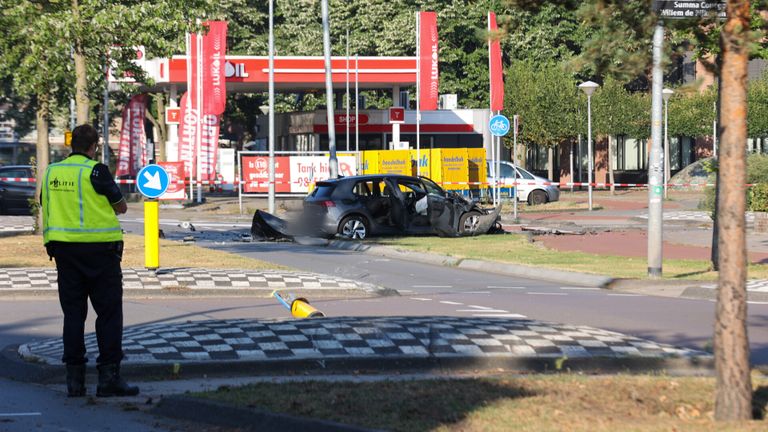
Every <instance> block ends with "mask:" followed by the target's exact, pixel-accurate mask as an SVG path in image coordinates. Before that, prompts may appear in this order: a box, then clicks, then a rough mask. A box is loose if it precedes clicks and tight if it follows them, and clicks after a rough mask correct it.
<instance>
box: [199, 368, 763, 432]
mask: <svg viewBox="0 0 768 432" xmlns="http://www.w3.org/2000/svg"><path fill="white" fill-rule="evenodd" d="M754 375H755V378H753V385H754V388H755V392H754V403H753V406H754V411H755V414H756V417H757V418H764V417H765V414H766V404H768V379H766V378H765V377H760V376H758V375H759V374H757V373H755V374H754ZM714 390H715V379H714V378H709V377H708V378H692V377H685V378H678V377H675V378H672V377H666V376H648V375H642V376H626V375H617V376H584V375H575V374H562V375H531V376H520V375H509V376H496V377H481V378H466V379H435V380H405V381H382V382H338V381H336V382H327V381H309V382H299V383H259V384H252V385H247V386H244V387H221V388H219V389H218V390H216V391H213V392H206V393H196V394H193V396H196V397H201V398H209V399H214V400H217V401H219V402H225V403H228V404H232V405H235V406H238V407H241V408H254V409H260V410H268V411H272V412H278V413H285V414H290V415H296V416H303V417H310V418H316V419H324V420H332V421H336V422H341V423H345V424H351V425H357V426H362V427H367V428H376V429H384V430H392V431H416V430H418V431H480V430H482V431H509V430H515V431H522V432H526V431H532V432H533V431H535V432H541V431H545V432H546V431H558V432H559V431H589V432H600V431H611V432H613V431H638V432H641V431H659V430H668V431H765V430H766V428H768V421H767V420H764V419H763V420H755V421H749V422H740V423H728V424H724V423H716V422H714V421H713V412H714Z"/></svg>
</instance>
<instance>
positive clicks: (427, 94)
mask: <svg viewBox="0 0 768 432" xmlns="http://www.w3.org/2000/svg"><path fill="white" fill-rule="evenodd" d="M418 31H419V86H420V89H419V107H420V108H421V109H423V110H436V109H437V96H438V81H437V77H438V70H437V13H435V12H419V30H418Z"/></svg>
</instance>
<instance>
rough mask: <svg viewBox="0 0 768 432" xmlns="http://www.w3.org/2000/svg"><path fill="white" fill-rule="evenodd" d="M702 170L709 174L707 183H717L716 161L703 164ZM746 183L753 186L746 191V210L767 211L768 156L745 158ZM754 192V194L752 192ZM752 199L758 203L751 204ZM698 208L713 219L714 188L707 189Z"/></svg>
mask: <svg viewBox="0 0 768 432" xmlns="http://www.w3.org/2000/svg"><path fill="white" fill-rule="evenodd" d="M704 168H705V169H706V170H707V171H708V172H711V173H712V174H710V176H709V180H708V183H716V182H717V161H715V160H713V161H712V162H709V163H705V164H704ZM747 183H749V184H754V185H755V186H752V187H751V188H749V189H747V210H749V211H760V212H763V211H768V155H764V154H751V155H748V156H747ZM753 191H754V192H753ZM753 199H757V200H758V202H755V203H753V201H752V200H753ZM699 208H700V209H702V210H707V211H709V212H710V213H711V214H712V216H713V217H714V211H715V188H714V187H707V188H706V190H705V191H704V198H703V199H702V200H701V202H700V203H699Z"/></svg>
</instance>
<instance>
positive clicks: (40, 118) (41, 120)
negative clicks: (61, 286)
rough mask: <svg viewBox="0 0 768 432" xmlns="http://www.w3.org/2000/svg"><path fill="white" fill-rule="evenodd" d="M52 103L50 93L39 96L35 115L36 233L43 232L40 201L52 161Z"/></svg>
mask: <svg viewBox="0 0 768 432" xmlns="http://www.w3.org/2000/svg"><path fill="white" fill-rule="evenodd" d="M49 110H50V105H49V102H48V95H38V96H37V113H36V115H35V127H36V128H37V143H36V154H35V180H36V182H35V201H36V202H37V206H36V211H34V212H33V214H34V215H35V234H42V228H43V212H42V206H41V204H42V203H40V191H41V190H42V189H43V180H44V178H45V170H46V169H47V168H48V163H49V162H50V151H49V149H50V145H49V143H48V117H49V114H50V113H49Z"/></svg>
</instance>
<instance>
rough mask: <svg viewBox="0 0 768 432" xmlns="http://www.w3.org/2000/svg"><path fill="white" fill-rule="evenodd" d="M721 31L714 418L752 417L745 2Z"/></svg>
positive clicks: (732, 6) (738, 2) (737, 2)
mask: <svg viewBox="0 0 768 432" xmlns="http://www.w3.org/2000/svg"><path fill="white" fill-rule="evenodd" d="M727 15H728V18H727V20H726V22H725V26H724V27H723V31H722V32H721V33H720V46H721V55H722V69H721V82H722V86H721V88H720V154H719V172H720V175H719V177H718V185H717V186H718V188H719V191H720V199H719V203H718V209H717V210H718V214H719V221H718V229H719V236H718V237H719V241H718V249H719V251H720V253H719V257H718V262H719V268H720V271H719V274H718V279H719V288H718V291H717V312H716V315H715V339H714V348H715V365H716V369H717V390H716V392H715V418H716V419H717V420H748V419H751V418H752V383H751V379H750V367H749V344H748V339H747V326H746V317H747V290H746V279H747V249H746V229H745V227H746V221H745V215H744V212H745V210H746V194H745V192H746V186H745V184H746V180H747V177H746V172H747V169H746V168H747V167H746V161H747V157H746V146H745V145H744V144H745V143H746V141H747V63H748V61H749V51H750V50H749V43H750V38H751V35H750V9H749V0H728V2H727Z"/></svg>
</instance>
